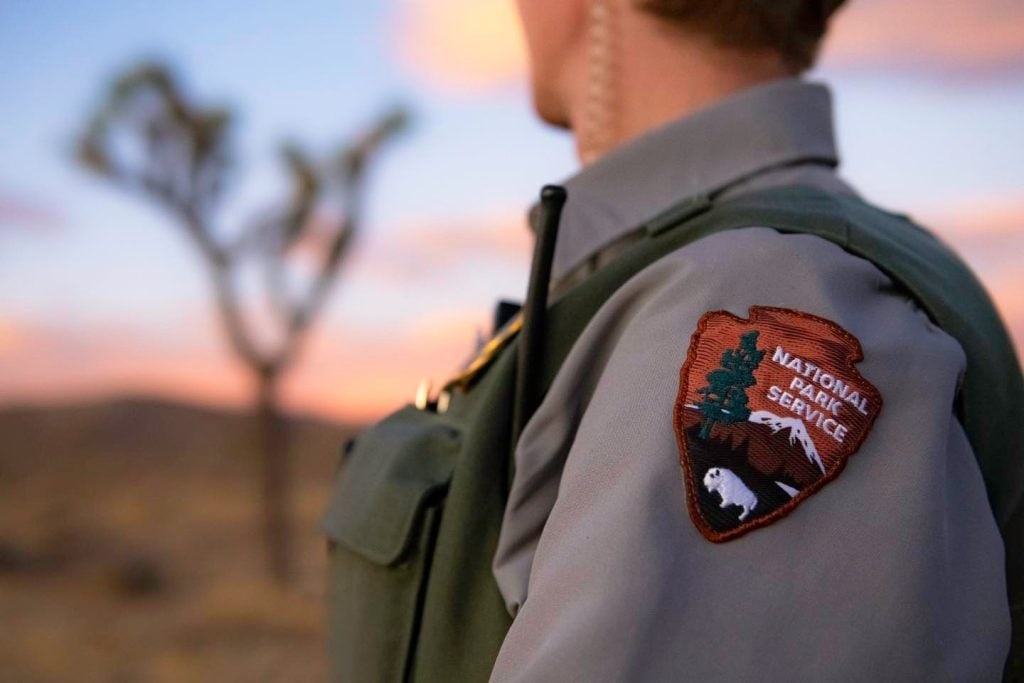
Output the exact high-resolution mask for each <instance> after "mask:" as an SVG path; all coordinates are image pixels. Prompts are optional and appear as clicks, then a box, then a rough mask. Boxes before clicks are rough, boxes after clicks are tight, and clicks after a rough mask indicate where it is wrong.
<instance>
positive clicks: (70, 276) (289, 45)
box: [0, 0, 1024, 420]
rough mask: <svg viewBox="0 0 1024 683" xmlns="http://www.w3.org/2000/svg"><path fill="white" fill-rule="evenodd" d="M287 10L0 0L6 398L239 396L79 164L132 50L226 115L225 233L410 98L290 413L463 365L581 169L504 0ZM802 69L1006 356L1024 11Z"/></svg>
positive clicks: (1012, 4) (162, 255)
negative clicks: (559, 189) (285, 180)
mask: <svg viewBox="0 0 1024 683" xmlns="http://www.w3.org/2000/svg"><path fill="white" fill-rule="evenodd" d="M298 6H300V5H299V4H297V3H290V4H289V3H273V2H253V1H252V0H248V1H247V2H242V1H241V0H220V1H218V2H208V1H207V2H198V1H196V0H182V1H179V2H166V3H152V2H142V1H140V0H134V1H128V0H84V1H80V2H70V1H68V0H65V1H63V2H61V1H59V0H54V1H52V2H47V3H40V2H30V1H29V0H6V1H5V2H3V3H0V63H2V64H3V67H2V69H0V402H3V403H11V402H39V401H55V400H59V401H68V400H81V399H87V398H92V397H99V396H112V395H120V394H126V393H131V394H140V393H145V394H160V395H168V396H174V397H178V398H185V399H190V400H192V399H194V400H201V401H204V402H210V403H219V404H230V405H236V404H240V403H241V402H242V401H244V400H246V398H247V396H248V393H247V385H246V375H245V373H244V372H243V371H242V370H241V368H239V367H238V366H236V365H234V364H233V362H232V360H231V358H230V356H229V354H228V353H227V351H226V348H225V346H224V344H223V340H222V338H221V335H220V333H219V329H218V328H217V327H216V325H215V320H214V318H213V315H212V311H211V308H210V297H209V292H208V288H207V286H206V285H207V283H206V281H205V279H204V273H203V271H202V270H201V268H200V265H199V262H198V260H197V258H196V257H195V256H196V255H195V254H193V253H192V251H191V249H190V248H189V245H188V244H187V243H186V242H185V241H184V239H182V237H181V235H180V234H179V233H178V232H177V231H176V230H174V229H173V227H174V226H172V225H171V224H169V223H168V222H167V220H166V219H165V218H164V217H163V216H162V215H161V214H159V213H158V212H157V211H156V210H155V209H154V208H153V207H152V206H150V205H149V204H147V203H145V202H143V201H141V200H138V199H136V198H133V197H128V196H126V195H124V194H122V193H121V192H119V191H117V190H116V189H114V188H112V187H110V186H109V185H107V184H106V183H104V182H102V181H100V180H98V179H95V178H93V177H90V176H88V175H87V174H86V173H85V172H83V171H82V170H80V169H79V168H77V167H76V166H75V165H74V164H73V163H72V158H71V147H72V141H73V139H74V137H75V134H76V132H77V131H78V130H79V129H80V127H81V126H82V123H83V120H84V118H85V116H86V114H87V112H88V111H90V110H91V109H92V108H93V107H94V106H95V105H96V104H97V102H98V101H99V98H100V95H101V94H102V92H103V87H104V85H105V84H106V82H107V80H108V79H109V78H110V77H111V76H112V75H114V74H116V73H118V72H119V71H120V70H121V69H123V68H125V67H127V66H130V65H132V64H134V63H136V62H137V61H139V60H140V59H152V58H159V59H164V60H166V61H168V62H169V63H171V64H173V65H174V66H175V67H176V68H177V69H178V70H179V72H180V73H181V74H182V76H183V78H184V82H185V84H186V85H187V87H188V90H189V92H190V93H192V94H194V95H195V96H196V97H197V98H199V99H201V100H202V101H203V102H207V103H223V104H227V105H230V106H232V107H235V108H236V109H237V111H238V112H239V114H240V124H241V125H240V127H239V130H238V133H239V135H238V138H237V143H238V150H239V155H240V157H241V159H242V166H243V167H244V171H245V172H244V175H241V176H240V177H238V178H237V184H236V186H235V187H234V188H233V192H232V199H231V202H230V206H229V207H228V208H227V210H226V211H225V216H224V217H225V220H226V222H228V223H231V222H233V221H237V220H239V219H240V218H244V217H245V216H247V215H250V214H251V213H252V212H255V211H258V210H260V209H265V208H267V207H269V206H273V204H274V201H275V200H276V199H277V198H279V197H280V196H281V195H282V192H283V189H284V188H283V187H282V185H281V180H282V177H281V175H280V169H279V168H278V166H277V162H276V159H275V151H276V149H277V146H278V144H279V143H280V142H281V141H282V140H285V139H293V140H297V141H299V142H301V143H302V144H303V145H304V146H307V147H308V148H310V149H318V148H325V147H326V146H328V145H330V144H332V143H336V142H338V141H341V140H343V139H344V138H345V137H346V136H347V135H349V134H351V133H353V132H355V131H357V130H358V129H359V128H360V126H362V125H364V124H366V123H367V122H369V121H371V120H372V119H373V118H374V116H375V115H376V114H377V113H379V112H381V111H382V110H384V109H385V108H386V107H387V106H388V105H390V104H392V103H396V102H402V103H406V104H407V105H408V106H409V107H410V108H411V109H412V110H413V111H414V113H415V122H414V125H413V127H412V129H411V130H410V131H409V132H408V134H406V135H405V136H403V137H402V138H401V139H400V140H399V141H397V142H396V143H395V144H394V145H393V146H392V147H391V148H390V149H388V150H387V152H386V153H385V154H384V155H383V157H382V158H381V160H380V164H379V166H378V168H377V169H376V170H375V172H374V175H373V184H372V188H371V196H370V198H369V212H368V216H367V223H366V225H365V226H364V234H363V235H362V237H361V239H360V241H359V242H358V244H357V247H356V251H355V253H354V255H353V258H352V261H351V263H350V264H349V266H348V268H347V270H346V271H345V273H344V274H343V277H342V280H341V282H340V283H339V287H338V288H337V290H336V292H335V296H334V297H333V299H332V300H331V303H330V306H329V309H328V311H327V314H326V315H325V316H324V318H323V319H322V320H321V323H320V325H319V327H318V328H317V329H316V332H315V334H314V336H313V338H312V339H311V340H310V344H309V346H308V348H307V353H306V354H305V356H304V357H303V359H302V363H301V364H300V366H299V367H298V368H297V371H296V372H295V373H294V374H293V375H292V376H291V378H290V380H289V384H288V386H287V400H288V404H289V406H290V407H293V408H295V409H300V410H304V411H309V412H314V413H319V414H323V415H328V416H331V417H339V418H345V419H355V420H363V419H368V418H371V417H373V416H376V415H379V414H381V413H382V412H384V411H386V410H388V409H390V408H393V407H396V406H397V405H398V404H400V403H401V402H404V401H406V400H408V399H410V398H411V396H412V394H413V392H414V390H415V387H416V385H417V383H418V381H419V379H420V378H421V377H433V378H435V380H438V381H439V380H442V379H443V378H444V377H445V376H446V375H447V374H448V373H449V372H450V371H451V370H453V369H455V368H456V366H457V365H458V364H459V362H460V361H461V360H462V359H464V358H465V357H466V356H467V355H468V354H470V353H471V351H472V349H473V346H474V344H475V341H476V339H477V337H478V335H480V334H483V333H485V332H486V328H487V326H488V320H489V318H490V312H491V308H492V306H493V303H494V302H495V301H496V300H497V299H499V298H512V299H518V298H521V297H522V295H523V292H524V289H525V282H526V274H527V268H528V261H529V249H530V240H529V236H528V234H527V232H526V227H525V218H524V215H525V210H526V208H527V206H528V204H529V203H530V202H531V201H532V199H533V198H534V196H535V195H536V192H537V190H538V188H539V187H540V186H541V185H543V184H544V183H547V182H554V181H559V180H561V179H563V178H565V177H566V176H567V175H569V174H570V173H572V172H573V170H574V168H575V161H574V158H573V155H572V148H571V145H570V141H569V140H568V138H567V137H566V136H565V135H564V134H561V133H559V132H556V131H552V130H550V129H546V128H544V127H543V126H542V125H541V124H539V123H537V122H536V121H535V120H534V118H533V116H532V113H531V110H530V106H529V100H528V96H527V91H526V86H525V81H524V64H523V55H522V50H521V48H520V43H519V36H518V29H517V26H516V24H515V21H514V14H513V13H512V6H511V0H388V1H382V2H373V3H370V2H356V1H355V0H333V1H330V2H320V1H310V2H304V3H301V10H300V9H294V10H292V9H288V8H289V7H298ZM812 78H815V79H821V80H825V81H827V82H829V83H831V84H832V85H833V87H834V91H835V95H836V102H837V111H838V129H839V138H840V149H841V152H842V156H843V160H844V163H843V169H844V174H845V175H846V176H847V177H848V178H849V179H850V180H852V181H853V182H854V184H855V185H857V186H858V187H859V188H860V189H861V190H862V191H863V193H864V194H865V195H866V196H867V197H868V198H870V199H872V200H874V201H877V202H878V203H880V204H882V205H883V206H886V207H889V208H895V209H899V210H903V211H906V212H909V213H911V214H912V215H914V216H915V217H917V218H919V219H920V220H922V221H924V222H925V223H926V224H928V225H930V226H931V227H932V228H933V229H935V230H936V231H938V232H939V233H940V234H942V235H943V236H944V237H945V238H946V239H948V240H949V241H950V242H951V243H953V244H954V245H955V246H956V247H957V248H958V249H959V250H960V251H961V253H962V254H963V255H964V256H965V257H966V258H967V260H968V261H969V262H970V263H971V264H972V265H973V266H975V268H976V269H977V270H978V272H979V273H980V275H981V277H982V279H983V280H984V281H985V282H986V284H987V285H988V286H989V288H990V290H991V291H992V293H993V295H994V296H995V298H996V300H997V303H998V305H999V306H1000V308H1001V310H1002V312H1003V314H1004V316H1005V317H1006V319H1007V321H1008V322H1009V324H1010V326H1011V328H1012V330H1013V333H1014V334H1015V336H1016V339H1017V342H1018V347H1021V346H1022V345H1024V269H1022V268H1021V265H1020V263H1021V260H1022V258H1024V3H1021V2H1020V1H1019V0H984V1H979V2H971V3H966V2H962V0H961V1H954V0H852V2H851V3H850V6H849V7H848V8H847V9H846V10H844V11H843V13H842V14H841V15H840V17H839V18H838V20H837V22H836V24H835V27H834V32H833V35H832V37H831V39H830V41H829V43H828V44H827V47H826V50H825V57H824V60H823V64H822V66H821V68H819V69H818V70H817V71H815V72H814V73H813V74H812Z"/></svg>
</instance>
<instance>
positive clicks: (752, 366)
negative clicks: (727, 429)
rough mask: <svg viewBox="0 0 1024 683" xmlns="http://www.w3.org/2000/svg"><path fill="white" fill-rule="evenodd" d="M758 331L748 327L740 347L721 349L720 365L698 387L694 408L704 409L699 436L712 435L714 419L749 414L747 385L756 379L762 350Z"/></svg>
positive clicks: (741, 419)
mask: <svg viewBox="0 0 1024 683" xmlns="http://www.w3.org/2000/svg"><path fill="white" fill-rule="evenodd" d="M758 334H759V333H758V331H757V330H751V331H750V332H747V333H746V334H744V335H741V336H740V345H739V348H736V349H726V350H725V352H724V353H722V360H721V365H722V367H720V368H718V369H717V370H712V371H711V372H709V373H708V374H707V380H708V385H707V386H706V387H703V388H701V389H698V390H697V393H698V394H700V395H701V397H702V398H701V402H700V403H699V404H698V405H697V408H698V409H699V410H700V411H701V412H702V413H704V424H702V425H701V428H700V438H702V439H707V438H708V437H709V436H711V430H712V429H713V428H714V426H715V423H716V422H722V423H724V424H731V423H733V422H746V421H747V420H748V419H749V418H750V408H748V407H747V401H748V399H747V388H748V387H752V386H754V384H755V383H756V381H755V380H754V371H755V370H757V366H759V365H760V364H761V360H762V359H763V358H764V354H765V352H764V351H759V350H758V349H757V337H758Z"/></svg>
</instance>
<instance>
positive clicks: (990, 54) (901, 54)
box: [823, 0, 1024, 71]
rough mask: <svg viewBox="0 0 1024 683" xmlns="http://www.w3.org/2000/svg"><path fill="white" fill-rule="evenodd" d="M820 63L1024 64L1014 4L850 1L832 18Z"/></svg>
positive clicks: (1001, 0) (1021, 7) (1023, 36)
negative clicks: (822, 61)
mask: <svg viewBox="0 0 1024 683" xmlns="http://www.w3.org/2000/svg"><path fill="white" fill-rule="evenodd" d="M823 57H824V63H825V64H826V65H829V66H839V67H864V66H866V67H884V68H887V69H893V68H901V67H912V68H913V67H926V68H938V69H941V70H953V71H959V70H989V69H999V68H1003V67H1008V66H1019V65H1021V64H1022V63H1024V4H1022V3H1020V2H1017V1H1016V0H979V1H977V2H964V1H963V0H852V1H851V2H848V3H847V6H846V7H844V9H842V10H841V11H840V13H839V14H838V15H837V16H836V18H835V20H834V22H833V26H832V27H831V30H830V34H829V37H828V40H827V41H826V43H825V49H824V54H823Z"/></svg>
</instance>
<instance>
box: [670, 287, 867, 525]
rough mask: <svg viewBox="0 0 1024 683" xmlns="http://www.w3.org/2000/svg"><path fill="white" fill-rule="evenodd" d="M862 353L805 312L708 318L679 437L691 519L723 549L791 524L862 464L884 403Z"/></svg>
mask: <svg viewBox="0 0 1024 683" xmlns="http://www.w3.org/2000/svg"><path fill="white" fill-rule="evenodd" d="M863 358H864V356H863V353H862V351H861V346H860V342H859V341H857V339H856V337H854V336H853V335H851V334H850V333H848V332H847V331H846V330H844V329H843V328H841V327H839V326H838V325H836V324H835V323H833V322H831V321H829V320H825V319H824V318H819V317H816V316H813V315H809V314H807V313H802V312H800V311H794V310H789V309H785V308H769V307H762V306H754V307H752V308H751V309H750V317H749V318H747V319H746V320H744V319H743V318H738V317H736V316H735V315H733V314H731V313H727V312H725V311H714V312H710V313H705V314H704V316H703V317H701V319H700V322H699V323H698V325H697V331H696V332H694V334H693V337H692V338H691V340H690V348H689V350H688V351H687V354H686V361H685V363H683V367H682V370H681V371H680V375H679V396H678V398H677V399H676V405H675V431H676V440H677V441H678V443H679V459H680V462H681V464H682V466H683V475H684V477H685V480H686V497H687V504H688V507H689V509H690V517H691V518H692V519H693V523H694V524H696V526H697V528H698V529H699V530H700V532H701V533H702V534H703V535H704V536H705V538H707V539H708V540H710V541H714V542H716V543H719V542H722V541H728V540H731V539H733V538H736V537H738V536H741V535H743V534H745V533H746V532H748V531H751V530H752V529H756V528H758V527H761V526H764V525H766V524H770V523H771V522H774V521H775V520H777V519H780V518H781V517H783V516H784V515H787V514H789V513H790V512H791V511H792V510H793V509H794V508H795V507H796V506H797V505H799V504H800V503H802V502H803V501H804V500H806V499H807V497H808V496H810V495H811V494H812V493H814V492H816V491H818V490H819V489H820V488H821V487H823V486H824V485H825V484H827V483H828V482H830V481H831V480H833V479H835V478H836V476H838V475H839V473H840V472H841V471H842V469H843V467H844V466H845V465H846V460H847V459H848V458H849V457H850V456H851V455H853V454H854V453H856V452H857V449H859V448H860V445H861V443H863V441H864V439H865V438H866V437H867V435H868V432H869V431H870V430H871V425H872V424H873V423H874V421H875V418H876V417H877V416H878V412H879V410H881V407H882V397H881V396H880V395H879V393H878V391H877V390H876V389H875V387H873V386H872V385H871V384H870V383H869V382H868V381H867V380H866V379H864V378H863V377H862V376H861V374H860V372H858V371H857V368H856V367H855V364H856V363H857V362H859V361H861V360H863Z"/></svg>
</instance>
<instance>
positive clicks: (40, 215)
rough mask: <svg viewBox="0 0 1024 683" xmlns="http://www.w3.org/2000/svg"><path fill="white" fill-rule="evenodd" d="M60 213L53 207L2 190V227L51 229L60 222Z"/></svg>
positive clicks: (0, 195)
mask: <svg viewBox="0 0 1024 683" xmlns="http://www.w3.org/2000/svg"><path fill="white" fill-rule="evenodd" d="M60 220H61V219H60V215H59V214H58V212H57V211H56V210H54V209H53V208H52V207H49V206H46V205H44V204H42V203H39V202H36V201H34V200H31V199H26V198H24V197H18V196H15V195H13V194H9V193H3V192H0V227H2V226H5V225H9V226H13V227H15V228H22V229H26V228H27V229H33V230H50V229H52V228H54V227H56V226H57V225H58V224H59V223H60Z"/></svg>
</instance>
